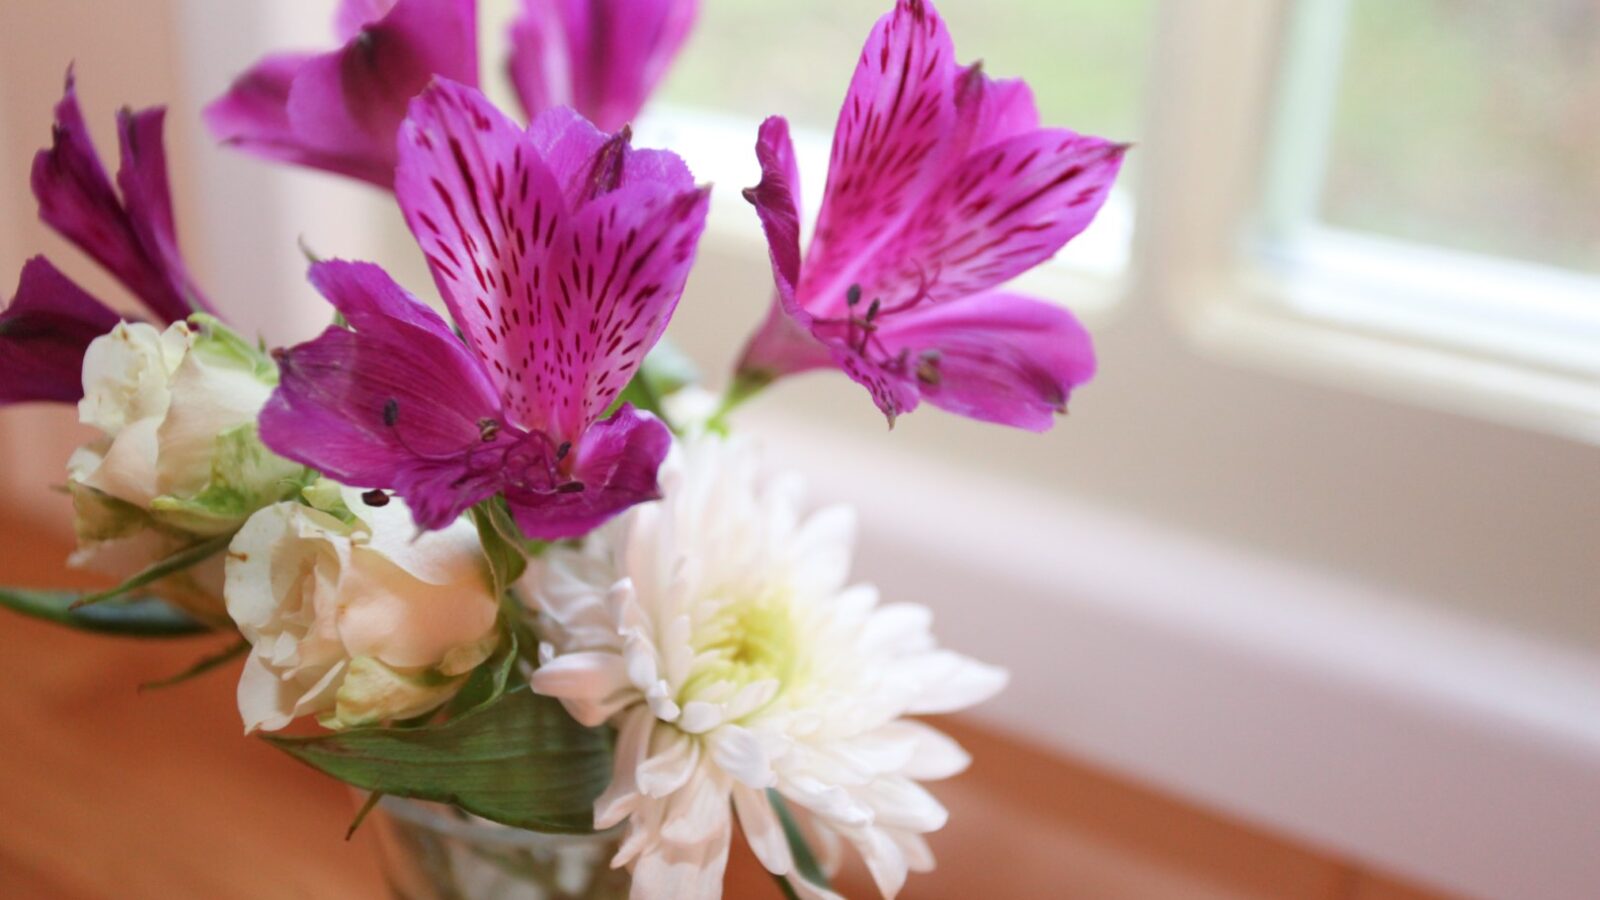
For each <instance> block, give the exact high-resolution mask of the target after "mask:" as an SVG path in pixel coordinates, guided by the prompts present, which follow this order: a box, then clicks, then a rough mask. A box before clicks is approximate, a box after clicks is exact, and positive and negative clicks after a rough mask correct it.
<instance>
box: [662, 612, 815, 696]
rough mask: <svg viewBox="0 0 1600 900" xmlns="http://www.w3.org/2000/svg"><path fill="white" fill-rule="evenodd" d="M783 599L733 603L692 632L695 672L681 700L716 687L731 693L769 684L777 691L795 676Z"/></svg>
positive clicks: (794, 654) (791, 635)
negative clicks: (758, 683)
mask: <svg viewBox="0 0 1600 900" xmlns="http://www.w3.org/2000/svg"><path fill="white" fill-rule="evenodd" d="M786 601H787V598H784V597H776V596H763V597H757V598H754V599H748V600H737V601H734V602H732V603H729V604H727V605H725V606H723V607H722V608H721V609H719V610H717V612H716V614H715V615H713V616H712V617H711V618H710V619H708V620H706V621H705V622H704V623H702V624H701V625H700V627H699V628H697V629H696V631H695V636H694V650H695V671H694V674H693V675H691V676H690V678H689V681H688V682H687V683H686V684H684V686H683V695H684V698H685V699H691V698H693V697H694V696H695V694H697V693H699V692H700V690H702V689H704V688H705V687H707V686H709V685H712V684H715V683H717V682H719V681H722V682H728V683H729V684H732V685H733V686H734V687H735V688H736V689H737V688H740V687H744V686H745V685H747V684H750V683H752V682H756V681H763V680H766V679H775V680H777V682H778V684H779V685H780V688H779V690H780V691H781V690H782V689H783V687H784V686H787V685H788V684H789V683H790V681H791V680H792V679H793V677H794V675H795V671H796V668H797V664H798V662H799V654H798V653H797V648H796V646H795V641H794V622H793V619H792V618H791V616H790V610H789V604H788V603H787V602H786Z"/></svg>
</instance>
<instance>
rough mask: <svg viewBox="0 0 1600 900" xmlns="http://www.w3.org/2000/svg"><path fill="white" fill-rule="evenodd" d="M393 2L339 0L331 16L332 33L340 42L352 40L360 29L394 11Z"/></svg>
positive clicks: (359, 32)
mask: <svg viewBox="0 0 1600 900" xmlns="http://www.w3.org/2000/svg"><path fill="white" fill-rule="evenodd" d="M394 4H395V0H340V2H339V8H338V9H337V10H335V11H334V14H333V33H334V35H335V36H337V37H338V38H339V40H340V41H341V42H343V41H349V40H352V39H354V38H355V37H356V36H357V35H359V34H361V29H363V28H365V27H367V26H368V25H371V24H372V23H373V22H376V21H378V20H379V19H382V18H383V17H384V16H386V15H388V14H389V10H391V9H394Z"/></svg>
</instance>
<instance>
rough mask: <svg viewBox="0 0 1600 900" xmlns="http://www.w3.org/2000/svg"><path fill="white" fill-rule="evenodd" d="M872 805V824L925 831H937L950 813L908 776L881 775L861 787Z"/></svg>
mask: <svg viewBox="0 0 1600 900" xmlns="http://www.w3.org/2000/svg"><path fill="white" fill-rule="evenodd" d="M858 796H860V797H861V798H862V799H864V800H865V801H866V802H867V804H868V805H870V806H871V807H872V812H873V818H872V821H873V824H874V825H881V826H884V827H886V828H903V829H905V830H907V831H915V832H917V833H919V834H925V833H927V832H930V831H938V830H939V829H941V828H943V827H944V825H945V823H946V822H947V821H949V819H950V814H949V813H948V812H947V811H945V808H944V806H943V805H942V804H940V803H939V801H938V800H936V799H934V796H933V795H932V794H930V793H928V791H927V789H926V788H924V787H922V786H921V785H919V784H917V783H916V782H915V781H912V780H911V779H909V778H879V779H878V780H876V781H874V782H872V784H870V785H867V786H866V787H865V788H861V789H860V790H859V793H858Z"/></svg>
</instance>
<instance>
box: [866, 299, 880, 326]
mask: <svg viewBox="0 0 1600 900" xmlns="http://www.w3.org/2000/svg"><path fill="white" fill-rule="evenodd" d="M877 317H878V301H877V300H873V301H872V302H871V303H869V304H867V321H868V322H871V321H872V320H873V319H876V318H877Z"/></svg>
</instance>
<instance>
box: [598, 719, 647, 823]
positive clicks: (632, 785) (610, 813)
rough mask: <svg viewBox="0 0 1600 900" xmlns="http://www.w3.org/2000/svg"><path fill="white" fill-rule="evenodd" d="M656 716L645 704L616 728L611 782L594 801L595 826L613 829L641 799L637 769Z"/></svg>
mask: <svg viewBox="0 0 1600 900" xmlns="http://www.w3.org/2000/svg"><path fill="white" fill-rule="evenodd" d="M654 728H655V717H654V716H652V715H650V710H649V709H648V708H647V707H645V706H642V705H641V706H639V707H638V708H636V709H634V710H632V711H630V712H628V713H627V715H625V716H624V717H623V719H622V723H621V725H620V726H619V727H618V728H617V748H616V752H615V754H614V757H615V759H616V765H615V767H614V768H613V773H612V776H611V784H609V785H607V786H606V789H605V792H604V793H602V794H601V795H600V796H599V798H598V799H596V800H595V801H594V827H595V828H597V829H604V828H610V827H611V826H613V825H615V824H617V823H618V822H621V821H622V820H623V819H625V818H627V817H628V815H629V813H631V812H632V811H633V807H634V806H635V805H636V804H637V802H638V800H639V781H638V769H639V766H640V765H641V764H642V763H643V762H644V761H645V754H647V753H648V752H649V750H650V733H651V731H652V730H653V729H654Z"/></svg>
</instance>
